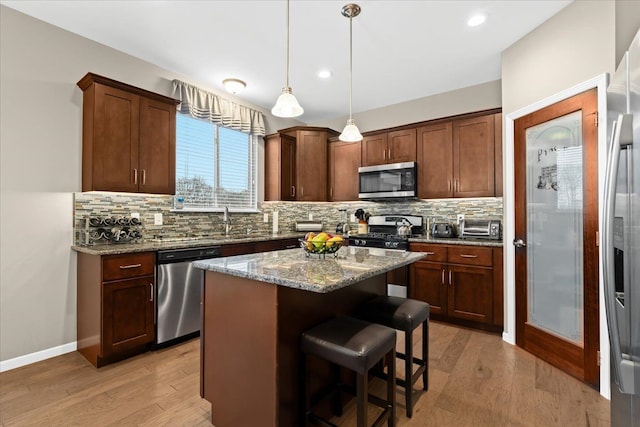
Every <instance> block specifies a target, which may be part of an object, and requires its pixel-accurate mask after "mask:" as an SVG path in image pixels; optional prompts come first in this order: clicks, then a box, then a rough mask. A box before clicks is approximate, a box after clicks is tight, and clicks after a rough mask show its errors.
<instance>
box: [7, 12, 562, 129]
mask: <svg viewBox="0 0 640 427" xmlns="http://www.w3.org/2000/svg"><path fill="white" fill-rule="evenodd" d="M571 1H572V0H545V1H541V0H533V1H525V0H499V1H484V0H475V1H461V0H460V1H452V0H448V1H447V0H440V1H419V0H414V1H390V0H359V1H357V4H359V5H360V6H361V8H362V12H361V14H360V15H359V16H358V17H356V18H354V20H353V112H354V113H357V112H361V111H366V110H370V109H373V108H378V107H382V106H386V105H392V104H396V103H399V102H404V101H408V100H412V99H417V98H422V97H425V96H429V95H433V94H436V93H441V92H446V91H450V90H454V89H458V88H462V87H466V86H471V85H474V84H479V83H483V82H487V81H492V80H497V79H499V78H500V53H501V52H502V51H503V50H504V49H505V48H507V47H508V46H510V45H511V44H513V43H514V42H515V41H517V40H518V39H520V38H521V37H522V36H524V35H525V34H527V33H528V32H529V31H531V30H532V29H534V28H535V27H537V26H538V25H540V24H541V23H542V22H544V21H545V20H547V19H548V18H549V17H551V16H552V15H554V14H556V13H557V12H559V11H560V10H561V9H562V8H564V7H565V6H567V5H568V4H569V3H571ZM0 3H1V4H3V5H6V6H8V7H11V8H13V9H16V10H19V11H21V12H23V13H26V14H28V15H31V16H33V17H36V18H38V19H41V20H43V21H46V22H49V23H51V24H54V25H56V26H59V27H61V28H64V29H66V30H69V31H71V32H73V33H77V34H79V35H82V36H84V37H87V38H89V39H92V40H95V41H97V42H100V43H102V44H105V45H107V46H111V47H113V48H115V49H118V50H120V51H123V52H126V53H128V54H130V55H133V56H136V57H138V58H141V59H144V60H146V61H148V62H151V63H153V64H156V65H158V66H160V67H162V68H165V69H167V70H170V71H173V72H175V73H178V74H181V75H184V76H185V78H186V79H187V80H189V81H190V82H191V83H194V84H202V85H206V86H207V87H209V88H210V89H213V90H217V91H223V90H224V89H223V87H222V80H223V79H225V78H228V77H235V78H239V79H242V80H244V81H245V82H247V88H246V89H245V91H244V92H243V93H242V94H239V95H238V97H239V98H241V99H244V100H246V101H248V102H250V103H252V104H254V105H257V106H261V107H264V108H265V109H269V110H270V109H271V107H272V106H273V104H274V103H275V100H276V98H277V97H278V95H279V93H280V91H281V88H282V87H283V86H284V84H285V16H286V2H284V1H283V0H278V1H266V0H265V1H249V0H235V1H223V0H215V1H203V0H199V1H188V0H182V1H176V0H174V1H151V0H143V1H135V0H129V1H122V0H99V1H82V0H71V1H66V0H65V1H62V0H54V1H1V2H0ZM346 3H348V1H346V0H344V1H333V0H292V1H291V3H290V21H291V22H290V44H291V46H290V59H291V65H290V86H291V87H292V88H293V93H294V95H296V97H297V98H298V100H299V102H300V104H301V105H302V106H303V108H304V109H305V113H304V115H302V116H301V117H299V118H298V119H299V120H301V121H302V122H305V123H314V122H318V121H322V120H325V119H331V118H336V117H342V116H346V115H348V112H349V92H348V90H349V20H348V19H347V18H345V17H343V16H342V15H341V13H340V12H341V9H342V6H344V5H345V4H346ZM477 12H483V13H485V14H486V15H487V21H486V23H485V24H483V25H481V26H479V27H474V28H471V27H468V26H467V25H466V21H467V19H468V18H469V17H470V16H471V15H472V14H474V13H477ZM321 68H326V69H329V70H331V71H332V73H333V76H332V77H331V78H330V79H328V80H320V79H319V78H318V77H317V76H316V73H317V71H318V70H320V69H321Z"/></svg>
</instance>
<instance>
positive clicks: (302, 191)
mask: <svg viewBox="0 0 640 427" xmlns="http://www.w3.org/2000/svg"><path fill="white" fill-rule="evenodd" d="M300 196H304V187H303V186H302V185H301V186H300Z"/></svg>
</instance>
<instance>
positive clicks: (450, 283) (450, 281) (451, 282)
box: [449, 270, 453, 286]
mask: <svg viewBox="0 0 640 427" xmlns="http://www.w3.org/2000/svg"><path fill="white" fill-rule="evenodd" d="M449 285H452V286H453V279H451V270H449Z"/></svg>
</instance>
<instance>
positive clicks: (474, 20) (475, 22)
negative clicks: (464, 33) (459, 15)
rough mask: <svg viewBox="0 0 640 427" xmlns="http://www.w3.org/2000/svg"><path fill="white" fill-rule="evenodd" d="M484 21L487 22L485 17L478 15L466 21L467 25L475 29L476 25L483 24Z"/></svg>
mask: <svg viewBox="0 0 640 427" xmlns="http://www.w3.org/2000/svg"><path fill="white" fill-rule="evenodd" d="M486 20H487V15H484V14H482V13H479V14H477V15H473V16H472V17H471V18H469V20H468V21H467V25H468V26H470V27H477V26H478V25H480V24H482V23H484V21H486Z"/></svg>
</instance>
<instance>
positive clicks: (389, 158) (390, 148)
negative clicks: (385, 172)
mask: <svg viewBox="0 0 640 427" xmlns="http://www.w3.org/2000/svg"><path fill="white" fill-rule="evenodd" d="M389 160H391V148H389Z"/></svg>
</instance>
